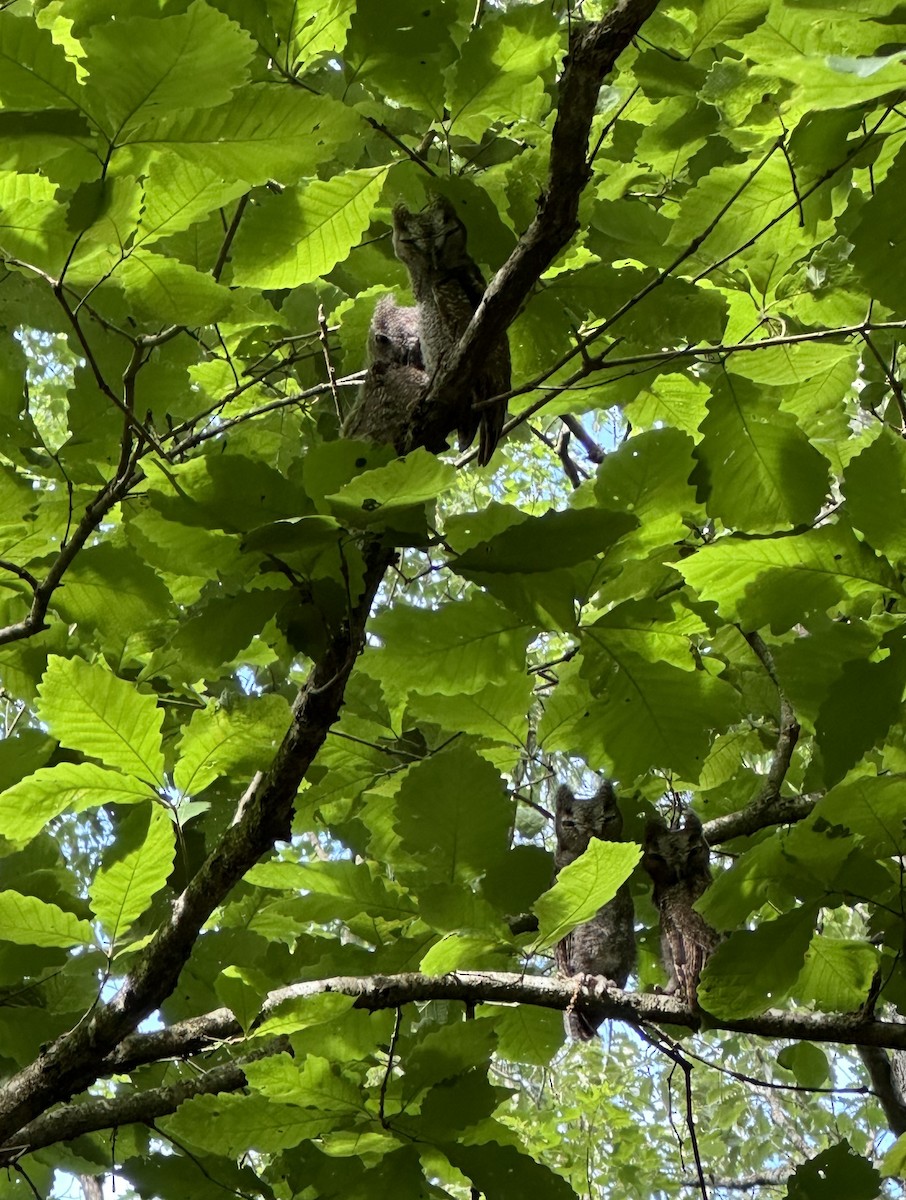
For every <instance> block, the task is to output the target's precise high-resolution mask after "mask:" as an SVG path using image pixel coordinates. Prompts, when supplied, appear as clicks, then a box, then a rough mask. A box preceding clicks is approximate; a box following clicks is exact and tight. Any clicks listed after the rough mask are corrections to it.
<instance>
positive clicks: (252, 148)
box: [118, 83, 360, 185]
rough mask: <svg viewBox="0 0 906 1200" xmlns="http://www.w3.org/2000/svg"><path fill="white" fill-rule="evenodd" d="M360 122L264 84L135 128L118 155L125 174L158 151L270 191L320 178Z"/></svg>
mask: <svg viewBox="0 0 906 1200" xmlns="http://www.w3.org/2000/svg"><path fill="white" fill-rule="evenodd" d="M359 129H360V122H359V119H358V118H357V117H356V116H355V114H354V113H353V112H352V111H351V110H350V109H348V108H346V107H344V105H342V104H341V103H340V102H339V101H337V100H334V99H332V98H331V97H329V96H314V95H312V94H311V93H310V92H306V91H304V90H303V89H301V88H289V89H287V90H285V91H281V90H275V89H274V87H273V86H272V85H271V84H267V83H258V84H254V85H252V86H250V87H245V88H243V89H242V90H241V91H239V92H237V93H236V94H235V95H234V96H233V98H232V99H231V100H230V102H229V103H228V104H222V105H220V106H219V107H217V108H211V109H206V110H203V111H198V110H197V109H194V108H192V109H189V110H182V111H178V112H174V113H164V114H162V115H161V116H160V117H155V118H153V119H150V120H146V121H145V122H144V123H143V124H142V125H140V126H138V127H136V128H135V129H133V130H132V131H131V132H130V133H129V135H128V139H127V142H126V145H125V147H124V148H123V150H121V151H119V152H118V155H119V156H120V157H122V158H123V160H124V168H123V169H126V167H128V165H129V164H130V160H135V161H137V162H144V161H145V159H146V156H147V155H148V154H149V153H150V152H152V151H160V150H164V151H172V152H173V153H174V154H178V155H179V156H180V157H181V158H184V159H186V160H187V161H188V162H195V163H201V164H202V165H204V166H206V167H208V168H209V169H210V170H213V171H217V172H219V173H220V175H221V176H222V178H224V179H241V180H243V181H244V182H245V183H247V184H249V185H252V184H263V183H266V182H267V181H268V179H270V178H274V177H281V176H282V177H283V178H286V177H287V176H288V177H289V178H291V179H295V178H298V177H300V176H303V175H305V174H307V173H311V172H313V171H314V170H315V169H316V168H317V165H318V163H319V161H320V159H321V156H322V155H323V153H324V147H325V145H330V146H334V145H335V144H336V143H338V142H342V141H344V140H345V139H346V138H349V137H354V136H355V134H356V132H357V131H358V130H359Z"/></svg>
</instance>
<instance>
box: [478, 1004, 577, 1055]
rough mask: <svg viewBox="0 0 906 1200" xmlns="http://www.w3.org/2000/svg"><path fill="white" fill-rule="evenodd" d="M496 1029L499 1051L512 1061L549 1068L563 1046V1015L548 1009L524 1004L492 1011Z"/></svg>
mask: <svg viewBox="0 0 906 1200" xmlns="http://www.w3.org/2000/svg"><path fill="white" fill-rule="evenodd" d="M480 1015H482V1016H484V1015H487V1016H491V1017H493V1021H494V1028H495V1030H496V1031H497V1038H498V1042H497V1053H498V1055H499V1056H500V1057H501V1058H505V1059H508V1060H509V1061H510V1062H517V1063H531V1064H534V1065H535V1066H539V1067H546V1066H547V1065H548V1063H549V1062H550V1061H551V1059H552V1058H553V1057H554V1055H555V1054H556V1053H557V1051H558V1050H559V1049H560V1047H561V1046H562V1045H563V1015H562V1013H559V1012H552V1011H551V1010H550V1009H546V1008H530V1007H529V1006H528V1005H525V1004H522V1005H519V1006H518V1007H517V1008H508V1009H505V1010H498V1012H496V1013H491V1012H490V1011H489V1010H488V1009H486V1008H483V1009H481V1010H480Z"/></svg>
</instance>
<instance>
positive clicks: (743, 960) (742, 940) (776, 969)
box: [698, 905, 815, 1020]
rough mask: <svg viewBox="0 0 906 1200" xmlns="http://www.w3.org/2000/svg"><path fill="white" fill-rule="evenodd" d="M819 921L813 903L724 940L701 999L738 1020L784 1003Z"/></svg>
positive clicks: (705, 1006) (721, 1015)
mask: <svg viewBox="0 0 906 1200" xmlns="http://www.w3.org/2000/svg"><path fill="white" fill-rule="evenodd" d="M814 927H815V910H814V908H813V907H812V906H810V905H803V906H802V907H801V908H798V909H793V910H792V911H791V912H788V913H783V914H782V915H781V916H779V917H777V918H776V920H774V921H763V922H762V923H761V924H760V925H759V926H758V928H757V929H753V930H749V929H744V930H740V931H739V932H737V933H733V934H731V935H730V937H729V938H728V939H727V940H726V941H725V942H722V943H721V944H720V945H719V946H718V947H717V949H716V950H715V951H714V953H713V954H712V955H711V957H710V959H709V960H708V963H707V965H706V966H705V969H704V971H703V972H702V978H701V983H700V985H699V989H698V999H699V1002H700V1004H701V1006H702V1008H703V1009H704V1010H705V1011H706V1012H709V1013H711V1014H712V1015H713V1016H715V1017H717V1018H719V1019H720V1018H723V1019H724V1020H733V1019H735V1018H737V1017H750V1016H755V1015H756V1014H757V1013H762V1012H765V1011H766V1010H767V1009H768V1008H775V1007H778V1006H779V1005H780V1004H781V1003H782V1002H783V1000H784V999H785V997H786V996H787V994H788V993H789V991H790V988H791V987H792V986H793V984H794V983H795V981H796V978H797V977H798V975H799V972H800V971H801V969H802V963H803V959H804V958H805V952H806V950H807V949H808V946H809V943H810V941H811V938H812V932H813V930H814Z"/></svg>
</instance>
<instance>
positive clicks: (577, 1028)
mask: <svg viewBox="0 0 906 1200" xmlns="http://www.w3.org/2000/svg"><path fill="white" fill-rule="evenodd" d="M563 1024H564V1025H565V1026H566V1032H567V1033H568V1034H569V1036H570V1037H571V1038H573V1040H574V1041H577V1042H590V1041H592V1040H593V1039H594V1038H596V1037H597V1036H598V1029H597V1026H595V1025H593V1024H592V1023H591V1021H589V1019H588V1018H587V1017H585V1016H583V1015H582V1014H581V1013H577V1012H566V1013H564V1014H563Z"/></svg>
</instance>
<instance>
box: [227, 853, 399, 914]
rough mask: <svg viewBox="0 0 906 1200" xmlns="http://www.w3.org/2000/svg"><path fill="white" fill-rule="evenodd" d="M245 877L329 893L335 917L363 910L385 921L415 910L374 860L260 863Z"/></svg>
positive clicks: (253, 881)
mask: <svg viewBox="0 0 906 1200" xmlns="http://www.w3.org/2000/svg"><path fill="white" fill-rule="evenodd" d="M246 879H247V881H248V882H249V883H251V884H254V885H255V886H257V887H264V888H280V889H283V888H286V889H288V890H289V891H291V892H293V893H298V892H312V893H314V894H316V895H319V896H330V897H331V899H332V904H333V912H334V915H335V916H336V917H337V918H338V919H342V918H343V917H344V916H355V915H356V914H358V913H363V912H364V913H368V914H369V915H371V916H374V917H380V918H381V919H382V920H385V921H400V920H405V919H406V918H408V917H411V916H414V915H415V913H416V905H415V901H414V899H413V898H412V897H411V896H410V895H409V894H408V893H407V892H406V890H405V889H404V888H402V887H401V886H400V885H399V884H397V883H395V882H394V881H393V880H390V879H386V878H385V877H384V875H383V873H382V871H381V869H380V867H379V866H378V864H377V863H367V862H362V863H352V862H316V863H290V862H270V863H260V864H259V865H258V866H257V867H252V869H251V871H249V872H248V874H247V875H246Z"/></svg>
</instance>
